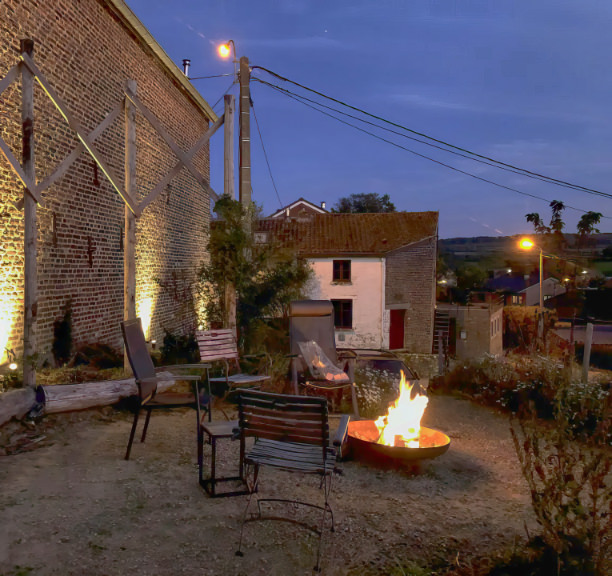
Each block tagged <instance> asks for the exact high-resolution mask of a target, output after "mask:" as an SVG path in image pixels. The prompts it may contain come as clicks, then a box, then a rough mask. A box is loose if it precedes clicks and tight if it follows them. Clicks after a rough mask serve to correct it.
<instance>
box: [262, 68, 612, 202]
mask: <svg viewBox="0 0 612 576" xmlns="http://www.w3.org/2000/svg"><path fill="white" fill-rule="evenodd" d="M252 68H253V69H259V70H263V71H264V72H267V73H268V74H270V75H272V76H274V77H275V78H278V79H279V80H281V81H283V82H289V83H291V84H294V85H295V86H298V87H300V88H302V89H303V90H307V91H309V92H312V93H313V94H317V95H318V96H321V97H322V98H326V99H327V100H331V101H332V102H335V103H336V104H340V105H342V106H345V107H347V108H350V109H351V110H354V111H356V112H359V113H360V114H365V115H366V116H369V117H370V118H374V119H376V120H379V121H381V122H384V123H386V124H389V125H391V126H395V127H396V128H400V129H402V130H406V131H407V132H410V133H412V134H415V135H417V136H421V137H423V138H426V139H428V140H431V141H433V142H437V143H438V144H442V145H443V146H446V147H448V148H452V149H454V150H458V151H460V152H463V153H465V154H469V155H470V156H474V157H476V158H481V159H483V160H488V161H489V162H493V163H494V164H496V165H500V166H505V167H506V168H511V169H513V170H518V171H520V172H522V173H525V174H531V175H532V176H536V177H539V178H543V179H545V180H547V181H549V182H552V183H555V184H558V185H564V186H566V187H567V186H569V187H571V188H574V189H576V190H580V191H582V192H586V193H588V194H595V195H597V196H603V197H606V198H612V194H608V193H606V192H601V191H600V190H595V189H593V188H587V187H586V186H580V185H578V184H572V183H571V182H566V181H564V180H559V179H557V178H552V177H550V176H546V175H544V174H539V173H538V172H533V171H530V170H527V169H525V168H520V167H518V166H514V165H512V164H507V163H505V162H501V161H499V160H495V159H494V158H490V157H488V156H483V155H481V154H478V153H476V152H472V151H471V150H468V149H466V148H461V147H460V146H455V145H454V144H450V143H448V142H445V141H444V140H440V139H438V138H434V137H432V136H429V135H427V134H424V133H422V132H417V131H416V130H412V129H411V128H408V127H406V126H402V125H401V124H397V123H395V122H392V121H390V120H387V119H385V118H382V117H381V116H377V115H375V114H371V113H370V112H366V111H365V110H362V109H361V108H357V107H356V106H351V105H350V104H347V103H346V102H343V101H342V100H338V99H336V98H333V97H331V96H328V95H327V94H324V93H322V92H319V91H317V90H314V89H312V88H309V87H308V86H304V85H303V84H300V83H298V82H295V81H293V80H290V79H289V78H285V77H284V76H281V75H280V74H277V73H276V72H272V71H271V70H268V69H267V68H264V67H263V66H253V67H252Z"/></svg>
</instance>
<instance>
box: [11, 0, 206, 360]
mask: <svg viewBox="0 0 612 576" xmlns="http://www.w3.org/2000/svg"><path fill="white" fill-rule="evenodd" d="M116 4H118V2H111V1H105V0H58V1H53V2H50V1H47V0H5V1H3V2H1V3H0V78H2V77H4V75H5V74H6V73H7V72H8V71H9V69H10V68H11V67H12V66H13V65H14V64H16V63H17V62H18V61H19V46H20V39H22V38H32V39H33V40H34V41H35V46H34V60H35V62H36V63H37V65H38V67H39V68H40V69H41V71H42V72H43V74H44V75H45V76H46V78H47V80H48V82H49V83H50V84H51V85H52V86H53V87H54V89H55V90H56V91H57V93H58V94H59V96H60V97H61V98H62V99H63V100H64V102H65V103H66V104H67V106H68V108H69V109H70V111H71V113H72V114H73V115H74V117H75V118H76V119H77V120H78V121H79V122H80V124H81V125H82V127H83V129H84V130H85V131H86V132H87V133H89V132H91V130H92V129H93V128H95V127H96V126H97V125H98V124H99V123H100V122H101V121H102V120H103V119H104V117H105V116H106V114H108V112H109V111H110V110H111V109H112V108H113V107H114V106H115V104H116V103H117V102H118V101H121V100H122V99H123V91H124V88H125V86H126V83H127V80H128V79H133V80H135V81H136V82H137V85H138V94H139V96H140V98H141V100H142V101H143V102H144V103H145V104H146V106H147V107H148V108H149V109H150V110H151V111H152V112H153V113H154V115H155V116H156V117H157V118H158V119H159V121H160V122H161V124H162V125H163V126H164V128H165V129H166V130H167V131H168V132H169V133H170V135H171V136H172V138H173V139H174V140H175V141H176V142H177V144H178V145H179V146H180V147H181V148H182V149H184V150H186V149H188V148H189V147H190V146H192V145H193V144H194V143H195V142H196V140H197V139H198V138H199V137H200V136H201V135H202V134H203V133H204V132H205V131H206V130H207V128H208V124H209V118H208V117H207V113H206V110H205V108H204V107H203V106H202V104H201V102H200V103H198V101H197V98H195V99H194V96H193V94H190V93H189V91H188V90H186V89H185V87H184V86H183V85H182V84H181V82H179V80H178V76H177V73H176V72H177V71H173V70H172V69H171V68H169V67H168V65H167V63H166V64H164V62H163V61H162V60H161V59H160V57H159V54H158V53H156V52H155V49H154V48H152V47H151V46H150V45H148V44H147V42H145V41H143V39H142V37H141V35H140V34H139V33H138V31H137V30H136V29H135V28H134V27H133V26H132V25H131V24H130V22H129V20H127V19H126V18H125V17H124V16H122V15H121V13H120V12H118V11H117V9H116ZM34 98H35V121H34V134H35V145H36V150H35V154H36V170H37V179H38V181H41V180H42V179H43V178H44V177H45V176H48V175H49V174H51V173H52V172H53V171H54V169H55V167H56V166H57V165H58V164H59V163H60V162H61V161H62V160H63V159H64V158H65V157H66V156H67V155H68V154H69V153H70V152H71V151H72V150H73V149H74V148H75V146H76V145H77V139H76V137H75V134H74V133H73V131H72V130H71V129H70V128H69V127H68V126H67V124H66V122H65V120H64V119H63V118H62V117H61V115H60V114H59V113H58V112H57V110H56V109H55V107H54V105H53V104H52V103H51V101H50V100H49V99H48V98H47V97H46V95H45V94H44V92H43V91H42V89H41V88H40V87H39V86H38V85H35V95H34ZM20 102H21V82H20V80H19V81H18V82H15V83H13V85H12V86H11V87H10V88H8V89H7V90H5V91H4V93H3V94H2V95H0V135H1V136H2V138H3V139H4V140H5V142H7V143H8V144H9V146H10V147H11V149H12V150H13V153H14V155H15V156H16V157H17V158H21V103H20ZM124 138H125V135H124V117H123V113H121V114H120V116H119V118H118V119H117V120H116V121H115V123H114V124H113V125H112V126H111V128H110V129H108V130H107V131H106V132H105V133H104V134H103V135H102V136H100V137H99V138H98V140H96V146H97V148H98V150H99V151H100V152H101V154H102V155H103V156H104V159H105V160H106V162H107V163H108V164H109V165H110V166H111V168H112V170H113V171H114V172H115V174H116V175H117V176H118V177H119V180H120V181H121V183H122V184H123V172H124V162H125V156H124ZM175 163H176V157H175V156H174V155H173V153H172V152H171V151H170V149H169V148H168V146H167V145H166V144H165V143H164V142H163V141H162V139H161V138H160V137H159V136H158V135H157V133H156V132H155V131H154V129H153V128H152V127H151V125H150V124H149V123H148V122H147V121H146V120H145V119H144V118H143V117H142V116H141V115H140V114H139V113H137V180H136V185H137V196H138V199H141V198H143V197H144V196H145V195H146V193H147V192H148V191H150V190H151V189H152V188H153V187H154V186H155V184H156V183H157V182H158V181H159V180H160V179H161V178H162V176H163V175H164V174H165V173H166V172H167V171H168V170H169V169H170V168H172V166H174V164H175ZM194 163H195V165H196V166H197V168H198V170H199V171H200V172H201V173H202V174H203V175H204V176H205V177H206V178H208V175H209V150H208V147H205V148H203V149H202V150H201V151H200V152H199V153H198V155H197V156H196V158H195V160H194ZM22 196H23V188H22V186H21V185H20V183H19V181H18V180H17V178H16V176H15V175H14V173H13V171H12V169H11V168H10V166H9V164H8V162H7V161H6V160H5V158H4V157H3V156H0V234H1V236H2V239H1V243H0V354H1V355H2V356H1V357H0V362H3V361H5V359H6V356H5V354H4V348H5V347H8V348H13V349H14V350H15V351H16V352H19V351H20V350H21V349H22V338H23V310H22V309H23V287H24V279H23V261H24V255H23V252H24V250H23V211H20V210H17V209H16V208H15V207H14V206H13V204H12V203H13V202H15V201H17V200H19V199H20V198H21V197H22ZM43 198H44V199H45V202H46V205H45V207H40V208H39V209H38V271H39V279H38V290H39V300H38V315H37V329H36V333H37V343H38V344H37V348H38V350H39V352H40V353H42V355H43V356H45V355H48V352H49V350H50V349H51V343H52V339H53V323H54V321H55V320H56V319H59V318H61V316H62V310H63V307H64V306H65V305H66V304H67V303H68V302H69V301H70V302H71V304H72V310H73V314H72V318H73V338H74V340H75V342H76V343H84V342H104V343H106V344H109V345H111V346H113V347H116V348H120V347H121V345H122V342H121V332H120V327H119V322H120V321H121V320H122V318H123V241H122V235H123V227H124V203H123V201H122V199H121V198H120V196H119V195H118V193H117V192H116V191H115V190H114V188H113V187H112V186H111V185H110V183H109V182H108V180H107V179H106V177H105V176H104V174H102V172H101V171H100V170H99V169H98V168H97V167H96V165H95V163H94V161H93V159H92V158H91V157H90V156H89V155H88V154H87V153H85V152H83V153H82V154H81V155H80V157H79V159H78V160H77V161H76V162H75V163H74V164H73V165H72V167H71V168H70V169H69V170H68V172H67V174H66V175H65V176H64V177H62V178H61V179H60V180H58V181H57V182H56V183H55V184H54V185H52V186H51V187H50V188H49V189H48V190H47V191H45V192H44V193H43ZM209 214H210V207H209V196H208V193H207V192H206V191H205V190H203V189H202V187H201V186H200V185H199V184H198V183H197V182H196V180H195V179H194V178H193V177H192V176H191V175H190V174H189V173H188V172H187V171H186V170H185V169H183V170H182V171H181V173H180V174H179V176H178V177H176V178H175V179H174V180H173V181H172V182H171V184H170V185H169V186H168V187H167V189H166V190H165V191H164V192H163V193H162V194H161V196H160V197H159V198H158V199H157V200H156V201H155V202H154V203H152V204H151V205H150V206H149V207H148V208H147V209H146V210H145V212H144V213H143V215H142V216H140V217H139V218H138V219H137V248H136V275H137V286H136V301H137V314H139V315H140V316H142V317H143V323H144V324H145V329H146V331H147V336H148V337H150V338H156V339H157V340H159V341H161V339H162V337H163V328H166V329H168V330H171V331H175V332H184V331H185V330H187V328H188V327H190V326H192V325H193V323H194V321H195V320H194V316H193V312H192V310H190V308H191V307H190V306H189V303H190V302H191V301H192V299H191V287H192V282H193V274H194V271H195V269H196V268H197V267H198V266H199V265H200V264H201V262H202V261H203V260H204V259H205V258H206V254H205V246H206V236H207V230H208V225H209Z"/></svg>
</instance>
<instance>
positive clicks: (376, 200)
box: [332, 192, 396, 214]
mask: <svg viewBox="0 0 612 576" xmlns="http://www.w3.org/2000/svg"><path fill="white" fill-rule="evenodd" d="M395 211H396V210H395V205H394V204H393V202H391V199H390V198H389V194H384V195H383V196H381V195H380V194H376V193H375V192H371V193H368V194H351V195H350V196H347V197H344V198H340V200H338V202H337V203H336V205H335V206H334V208H332V212H340V213H345V214H363V213H368V212H395Z"/></svg>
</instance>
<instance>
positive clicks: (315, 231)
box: [257, 212, 438, 256]
mask: <svg viewBox="0 0 612 576" xmlns="http://www.w3.org/2000/svg"><path fill="white" fill-rule="evenodd" d="M437 230H438V213H437V212H388V213H380V214H378V213H377V214H317V215H315V216H313V217H312V218H310V219H309V220H301V221H300V220H278V219H269V218H265V219H262V220H260V221H259V223H258V227H257V231H259V232H267V233H268V235H269V239H268V241H272V240H273V239H276V240H277V241H279V242H280V243H281V244H283V245H291V246H294V247H295V248H296V249H297V251H298V253H299V254H301V255H302V256H314V255H325V254H329V255H335V254H385V253H387V252H391V251H392V250H397V249H398V248H401V247H403V246H407V245H409V244H414V243H415V242H419V241H420V240H423V239H425V238H430V237H432V236H435V235H436V234H437Z"/></svg>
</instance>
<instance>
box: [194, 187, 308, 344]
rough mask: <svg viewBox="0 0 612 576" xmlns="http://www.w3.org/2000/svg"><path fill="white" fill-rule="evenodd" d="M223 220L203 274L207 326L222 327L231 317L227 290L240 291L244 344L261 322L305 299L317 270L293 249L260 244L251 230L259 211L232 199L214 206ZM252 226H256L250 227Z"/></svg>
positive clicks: (213, 227)
mask: <svg viewBox="0 0 612 576" xmlns="http://www.w3.org/2000/svg"><path fill="white" fill-rule="evenodd" d="M214 211H215V213H216V214H217V215H218V216H219V219H218V220H216V221H215V222H214V223H213V225H211V231H210V238H209V242H208V252H209V254H210V261H209V262H208V263H207V264H204V265H203V266H202V268H201V269H200V273H199V285H198V288H199V290H198V291H199V295H200V297H201V299H202V300H203V302H204V308H205V312H206V322H205V323H206V324H211V323H212V324H221V323H223V320H224V318H225V317H226V310H225V308H226V306H227V304H226V301H225V299H226V294H227V287H228V286H231V287H233V289H235V291H236V295H237V302H236V323H237V325H238V327H239V329H240V335H241V339H242V341H243V342H244V341H249V333H250V332H251V331H253V330H255V326H254V324H256V323H257V322H256V321H257V320H260V319H263V318H266V317H275V316H279V315H280V316H282V315H283V313H284V311H285V310H286V308H287V307H288V306H289V302H291V300H295V299H298V298H300V297H302V296H303V289H304V286H305V285H306V282H307V281H308V280H309V278H310V276H311V274H312V269H311V268H310V265H309V264H308V262H306V261H305V260H302V259H299V258H297V257H296V254H295V253H294V252H292V251H290V250H279V249H278V248H277V247H276V246H274V245H271V244H257V243H255V241H254V238H253V234H251V233H249V232H248V230H249V229H250V230H254V229H255V228H256V222H257V216H258V213H259V211H260V210H259V209H258V208H256V206H255V205H254V204H251V206H250V207H248V208H245V207H244V206H243V205H242V204H241V203H240V202H238V201H236V200H234V199H232V198H230V197H229V196H227V195H224V196H222V197H221V198H220V199H219V200H218V201H217V203H216V204H215V208H214ZM249 222H250V226H246V224H248V223H249Z"/></svg>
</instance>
